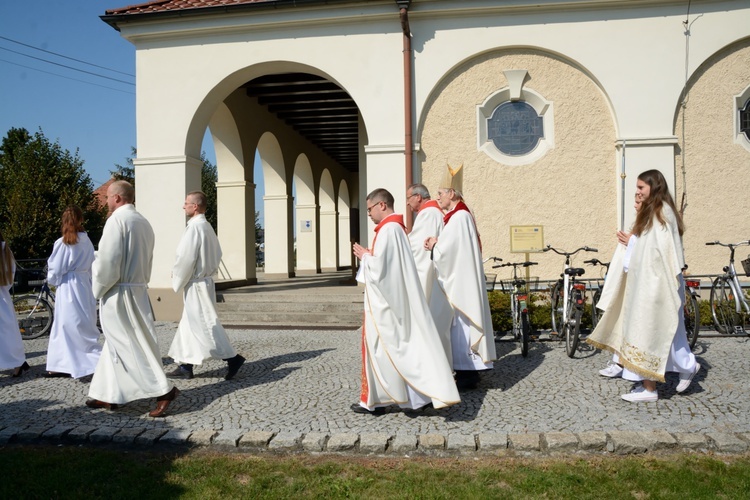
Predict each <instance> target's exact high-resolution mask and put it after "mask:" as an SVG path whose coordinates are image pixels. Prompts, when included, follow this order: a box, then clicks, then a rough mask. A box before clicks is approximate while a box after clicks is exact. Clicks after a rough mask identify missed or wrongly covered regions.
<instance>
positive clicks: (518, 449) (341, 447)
mask: <svg viewBox="0 0 750 500" xmlns="http://www.w3.org/2000/svg"><path fill="white" fill-rule="evenodd" d="M32 442H68V443H84V442H88V443H94V444H100V443H105V444H106V443H115V444H120V445H131V446H139V447H154V446H170V445H172V446H175V445H176V446H188V447H195V446H198V447H215V448H217V449H223V450H233V449H234V450H238V451H248V452H254V451H276V452H306V453H334V454H365V455H404V456H412V455H417V454H418V455H432V456H466V455H477V454H481V455H497V456H504V455H515V456H542V455H555V456H558V455H565V454H599V455H601V454H612V455H636V454H643V453H654V452H656V453H664V452H667V453H670V452H672V453H673V452H702V453H707V452H714V453H721V454H742V453H747V452H748V451H750V433H737V434H734V433H725V432H709V433H706V434H705V435H704V434H695V433H669V432H666V431H663V430H657V431H617V430H613V431H607V432H601V431H589V432H581V433H569V432H547V433H533V432H532V433H526V434H506V433H480V434H476V435H467V434H448V435H444V434H439V433H425V434H417V435H411V434H396V435H391V434H385V433H363V434H355V433H338V434H330V435H329V434H326V433H321V432H311V433H307V434H303V433H298V432H279V433H274V432H267V431H251V430H240V429H232V430H226V431H215V430H205V429H204V430H198V431H188V430H183V429H171V430H167V429H153V428H152V429H145V428H127V429H118V428H116V427H100V428H95V427H89V426H81V427H71V426H56V427H50V428H42V427H36V426H29V427H26V428H21V427H7V428H4V429H2V430H0V446H1V445H4V444H8V443H32Z"/></svg>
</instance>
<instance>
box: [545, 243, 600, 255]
mask: <svg viewBox="0 0 750 500" xmlns="http://www.w3.org/2000/svg"><path fill="white" fill-rule="evenodd" d="M548 250H552V251H553V252H555V253H556V254H557V255H564V256H565V257H571V256H573V255H575V254H577V253H578V252H580V251H581V250H583V251H584V252H598V251H599V250H597V249H596V248H592V247H581V248H579V249H577V250H575V251H573V252H566V251H564V250H558V249H557V248H552V245H547V247H546V248H544V249H542V252H546V251H548Z"/></svg>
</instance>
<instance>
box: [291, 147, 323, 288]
mask: <svg viewBox="0 0 750 500" xmlns="http://www.w3.org/2000/svg"><path fill="white" fill-rule="evenodd" d="M294 186H295V188H296V199H295V200H294V205H295V215H296V219H297V227H296V228H295V230H296V231H295V232H296V235H297V244H296V249H297V250H296V252H297V263H296V272H297V273H298V274H309V273H316V272H318V236H317V235H318V222H317V219H318V205H317V203H316V202H315V181H314V179H313V172H312V167H311V166H310V160H309V159H308V158H307V156H306V155H304V154H301V155H299V156H298V157H297V160H296V161H295V163H294Z"/></svg>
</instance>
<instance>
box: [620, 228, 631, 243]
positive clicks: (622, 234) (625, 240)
mask: <svg viewBox="0 0 750 500" xmlns="http://www.w3.org/2000/svg"><path fill="white" fill-rule="evenodd" d="M629 239H630V233H626V232H625V231H617V241H618V242H620V244H622V245H625V246H628V240H629Z"/></svg>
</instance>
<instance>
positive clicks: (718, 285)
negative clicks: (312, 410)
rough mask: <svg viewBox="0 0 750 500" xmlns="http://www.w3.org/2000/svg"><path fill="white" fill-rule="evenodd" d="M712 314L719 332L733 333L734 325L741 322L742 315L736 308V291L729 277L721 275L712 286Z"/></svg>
mask: <svg viewBox="0 0 750 500" xmlns="http://www.w3.org/2000/svg"><path fill="white" fill-rule="evenodd" d="M710 304H711V316H712V317H713V320H714V328H716V331H717V332H719V333H733V332H734V327H735V326H738V325H739V324H740V316H739V314H737V311H736V310H735V304H734V292H733V291H732V287H731V286H730V285H729V279H728V278H726V277H724V276H719V277H718V278H716V279H715V280H714V283H713V285H712V286H711V299H710Z"/></svg>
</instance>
